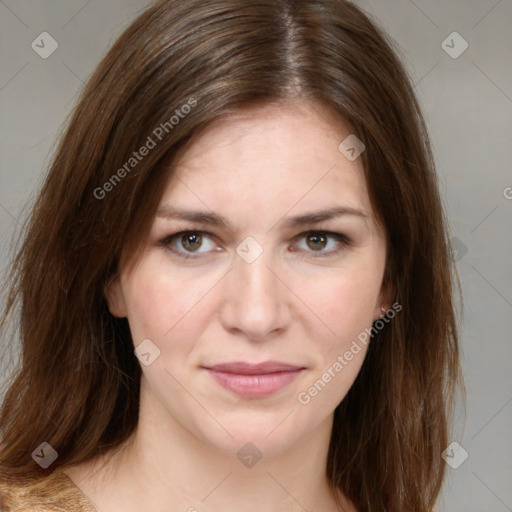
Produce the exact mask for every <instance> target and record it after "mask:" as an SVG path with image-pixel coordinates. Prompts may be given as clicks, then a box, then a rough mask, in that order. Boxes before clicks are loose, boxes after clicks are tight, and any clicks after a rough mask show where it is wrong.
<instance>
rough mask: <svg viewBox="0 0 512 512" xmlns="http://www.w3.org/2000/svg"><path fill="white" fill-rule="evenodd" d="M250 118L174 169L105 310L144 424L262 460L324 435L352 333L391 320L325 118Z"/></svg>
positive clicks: (284, 110)
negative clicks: (117, 328) (128, 347)
mask: <svg viewBox="0 0 512 512" xmlns="http://www.w3.org/2000/svg"><path fill="white" fill-rule="evenodd" d="M247 114H248V116H246V117H243V118H242V117H240V118H237V119H231V120H229V121H223V122H218V123H216V124H214V125H212V126H210V128H209V129H208V130H207V131H205V132H204V133H202V134H201V135H200V136H199V137H198V138H197V139H195V141H194V143H193V144H192V145H191V146H190V147H189V149H187V150H186V151H185V152H184V153H183V154H182V156H181V157H180V159H179V161H178V162H177V165H176V167H175V174H174V176H173V178H172V179H171V180H170V182H169V183H168V186H167V188H166V190H165V193H164V195H163V198H162V201H161V203H160V206H159V210H158V214H157V216H156V218H155V219H154V223H153V225H152V228H151V232H150V234H149V237H148V240H147V242H146V246H145V249H144V252H143V254H142V257H141V258H140V259H139V260H137V261H136V262H135V263H134V264H133V265H131V266H128V265H127V266H125V267H124V268H121V273H120V278H119V279H118V281H116V282H115V283H113V284H112V285H111V287H110V288H109V290H108V296H109V301H110V307H111V312H112V313H113V314H115V315H116V316H120V317H124V316H126V317H127V318H128V321H129V325H130V329H131V333H132V336H133V340H134V344H135V346H136V347H137V346H139V345H140V344H141V343H142V342H143V344H142V345H141V346H140V348H139V349H138V352H139V354H138V356H139V358H140V360H141V362H142V364H141V366H142V370H143V377H142V389H141V400H142V401H144V400H147V402H148V403H151V404H153V406H152V407H153V409H159V412H158V414H157V413H156V412H155V410H153V411H151V413H155V414H156V416H157V417H159V418H160V419H162V417H164V418H165V421H166V422H167V423H168V424H169V425H174V426H178V427H179V428H184V429H185V430H186V431H188V432H189V433H191V434H193V435H194V436H195V437H197V438H199V439H202V440H203V441H206V442H207V443H208V444H209V445H211V446H214V447H217V448H219V449H221V450H226V451H229V452H231V453H236V452H237V451H238V450H239V449H240V448H241V447H242V446H244V445H245V444H246V443H248V442H250V443H252V444H253V445H255V446H256V447H257V448H258V449H259V450H260V451H261V452H263V454H265V455H272V454H276V453H278V452H279V451H280V450H285V449H287V448H289V447H291V446H292V445H293V444H295V443H298V442H300V441H301V439H304V438H305V437H306V436H309V435H312V434H313V432H315V430H316V428H317V427H319V426H320V425H321V424H323V425H324V426H325V425H327V424H329V425H330V423H329V422H331V421H332V413H333V411H334V409H335V408H336V406H337V405H338V404H339V403H340V402H341V400H343V398H344V397H345V395H346V393H347V391H348V390H349V388H350V386H351V385H352V383H353V382H354V379H355V378H356V375H357V373H358V371H359V369H360V367H361V364H362V363H363V359H364V357H365V354H366V348H367V347H366V344H365V343H364V342H362V341H361V340H363V339H364V338H365V336H364V335H363V333H365V329H368V328H370V327H371V325H372V322H373V321H374V320H376V319H377V318H378V317H379V315H380V312H381V306H383V305H384V307H388V306H389V301H386V300H385V297H384V295H383V294H381V292H382V290H381V282H382V278H383V273H384V264H385V257H386V246H385V240H384V237H383V235H382V233H381V232H379V231H378V229H377V225H376V221H375V219H374V217H373V213H372V210H371V206H370V201H369V197H368V193H367V189H366V184H365V179H364V174H363V168H362V163H361V159H360V158H357V159H356V160H354V161H350V160H349V159H347V158H346V157H345V156H344V154H342V153H341V152H340V151H339V150H338V146H339V144H340V143H341V142H342V141H343V140H344V139H345V138H346V137H347V136H348V135H349V134H350V132H349V131H347V130H346V129H344V128H343V127H342V126H339V125H336V124H335V123H334V121H333V119H332V118H331V117H330V115H329V112H328V111H326V110H324V109H323V108H322V107H321V106H320V105H316V104H311V105H309V104H294V106H292V105H291V104H289V105H288V106H286V107H279V108H277V107H273V108H270V107H268V108H265V109H260V110H255V111H251V112H247ZM319 114H320V115H319ZM183 232H185V233H183ZM174 235H175V236H174ZM358 336H359V338H358ZM366 338H368V336H366ZM144 340H150V341H144ZM263 363H271V364H268V365H265V364H263ZM219 365H223V366H219ZM255 365H261V366H255ZM144 410H145V411H147V409H144ZM148 413H149V412H148Z"/></svg>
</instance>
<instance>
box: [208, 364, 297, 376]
mask: <svg viewBox="0 0 512 512" xmlns="http://www.w3.org/2000/svg"><path fill="white" fill-rule="evenodd" d="M206 368H207V369H208V370H214V371H216V372H223V373H236V374H246V375H261V374H265V373H276V372H291V371H297V370H302V369H303V367H302V366H295V365H293V364H287V363H281V362H280V361H267V362H264V363H258V364H252V363H246V362H243V361H237V362H233V363H222V364H216V365H214V366H208V367H206Z"/></svg>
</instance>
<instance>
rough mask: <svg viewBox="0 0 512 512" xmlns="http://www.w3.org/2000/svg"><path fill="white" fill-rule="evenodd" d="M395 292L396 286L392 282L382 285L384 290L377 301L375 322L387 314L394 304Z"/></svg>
mask: <svg viewBox="0 0 512 512" xmlns="http://www.w3.org/2000/svg"><path fill="white" fill-rule="evenodd" d="M394 294H395V287H394V286H393V284H392V283H390V282H389V283H388V284H387V285H385V286H383V287H382V291H381V293H380V295H379V301H378V302H377V306H376V312H375V318H374V322H375V321H377V320H379V319H381V318H383V317H384V316H386V313H387V312H388V311H389V310H390V309H391V306H392V305H393V297H394Z"/></svg>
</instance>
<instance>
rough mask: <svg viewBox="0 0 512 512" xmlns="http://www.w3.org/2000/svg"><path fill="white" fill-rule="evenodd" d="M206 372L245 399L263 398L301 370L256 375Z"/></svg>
mask: <svg viewBox="0 0 512 512" xmlns="http://www.w3.org/2000/svg"><path fill="white" fill-rule="evenodd" d="M208 371H209V373H210V375H211V376H212V377H213V378H214V379H215V380H216V381H217V382H218V383H219V384H220V385H221V386H223V387H224V388H226V389H227V390H229V391H232V392H233V393H236V394H237V395H240V396H243V397H245V398H263V397H266V396H270V395H272V394H273V393H277V391H279V390H280V389H282V388H284V387H285V386H286V385H288V384H289V383H290V382H292V381H293V380H294V379H295V378H296V377H297V376H298V375H299V373H300V372H301V371H302V369H300V370H293V371H286V372H275V373H263V374H258V375H248V374H241V373H227V372H218V371H215V370H211V369H208Z"/></svg>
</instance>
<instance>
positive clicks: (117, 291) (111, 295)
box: [103, 276, 127, 318]
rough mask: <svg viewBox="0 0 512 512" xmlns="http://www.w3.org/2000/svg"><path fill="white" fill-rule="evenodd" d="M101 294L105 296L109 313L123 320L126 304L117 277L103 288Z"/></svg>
mask: <svg viewBox="0 0 512 512" xmlns="http://www.w3.org/2000/svg"><path fill="white" fill-rule="evenodd" d="M103 293H104V294H105V298H106V300H107V304H108V309H109V311H110V313H111V314H112V315H113V316H115V317H117V318H125V317H126V316H127V312H126V302H125V300H124V294H123V289H122V286H121V279H120V278H119V276H117V277H115V278H114V279H112V280H111V281H109V282H108V283H107V284H106V285H105V286H104V288H103Z"/></svg>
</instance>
